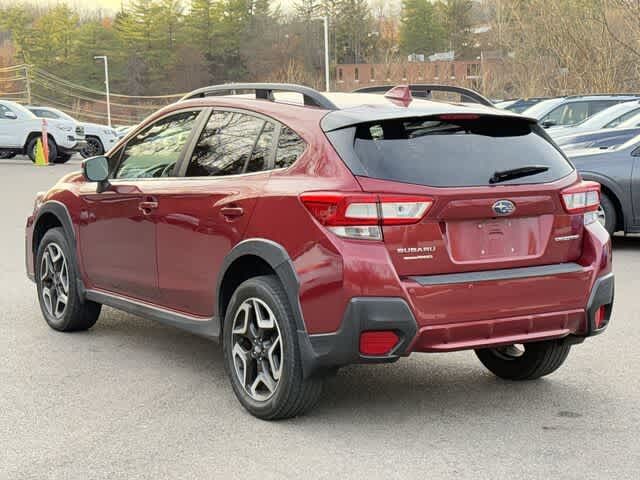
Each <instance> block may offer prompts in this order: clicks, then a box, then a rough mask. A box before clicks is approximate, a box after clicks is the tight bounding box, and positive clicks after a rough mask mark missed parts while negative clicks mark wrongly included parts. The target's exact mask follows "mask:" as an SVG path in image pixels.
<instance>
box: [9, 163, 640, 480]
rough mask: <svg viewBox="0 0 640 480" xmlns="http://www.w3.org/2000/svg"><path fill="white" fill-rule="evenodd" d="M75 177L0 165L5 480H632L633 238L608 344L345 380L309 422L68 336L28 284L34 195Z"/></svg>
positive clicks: (185, 343)
mask: <svg viewBox="0 0 640 480" xmlns="http://www.w3.org/2000/svg"><path fill="white" fill-rule="evenodd" d="M78 167H79V162H78V161H77V160H72V161H71V162H70V163H68V164H66V165H57V166H53V167H40V168H38V167H34V166H32V165H31V163H30V162H28V161H24V160H16V159H13V160H0V205H2V212H3V213H2V216H1V217H0V218H1V219H2V229H1V230H0V231H1V232H2V234H1V235H0V266H1V268H2V270H1V273H0V479H23V478H28V479H83V480H84V479H94V478H95V479H138V478H140V479H142V478H145V479H146V478H149V479H164V478H176V479H181V480H184V479H218V478H224V479H226V478H239V479H240V478H241V479H247V480H249V479H251V480H253V479H256V478H258V479H261V480H262V479H271V478H280V479H282V478H305V479H307V478H330V479H343V478H367V479H377V478H385V479H389V478H402V479H408V478H436V479H437V478H472V479H493V478H541V479H542V478H544V479H574V478H575V479H591V478H593V479H599V480H602V479H625V478H630V479H631V478H633V479H636V478H638V476H639V474H638V470H639V468H640V375H639V372H640V353H639V352H640V311H639V308H638V307H639V305H640V301H639V299H640V295H639V292H640V289H639V287H640V278H639V276H640V273H639V272H640V237H626V238H624V237H618V238H615V240H614V265H615V273H616V281H617V284H616V303H615V307H614V317H613V319H612V323H611V325H610V328H609V330H608V331H607V332H606V333H605V334H604V335H601V336H599V337H597V338H594V339H592V340H588V341H587V342H585V343H584V344H582V345H578V346H576V347H574V348H573V349H572V352H571V353H570V355H569V358H568V360H567V362H566V363H565V365H564V366H563V367H562V368H561V369H560V370H559V371H558V372H556V373H555V374H553V375H551V376H550V377H547V378H545V379H542V380H539V381H534V382H526V383H510V382H505V381H501V380H498V379H496V378H495V377H493V376H492V375H491V374H490V373H489V372H488V371H486V370H484V368H483V367H482V366H481V364H480V362H479V361H478V360H477V359H476V358H475V355H474V354H473V353H472V352H458V353H454V354H431V355H426V354H425V355H412V356H411V357H409V358H407V359H402V360H400V361H399V362H397V363H395V364H392V365H382V366H354V367H349V368H345V369H343V370H341V371H340V372H339V373H338V375H337V376H336V377H335V378H332V379H331V380H330V381H328V383H327V386H326V388H325V392H324V397H323V400H322V402H321V403H320V405H319V407H318V408H317V409H316V410H314V411H312V412H311V413H310V414H308V415H307V416H305V417H301V418H296V419H292V420H287V421H281V422H271V423H270V422H264V421H260V420H257V419H255V418H253V417H251V416H250V415H249V414H247V413H246V412H245V411H244V410H243V409H242V408H241V406H240V404H239V403H238V402H237V401H236V399H235V397H234V396H233V392H232V391H231V388H230V385H229V383H228V381H227V378H226V376H225V373H224V369H223V364H222V355H221V349H220V348H219V346H218V345H217V344H216V343H212V342H210V341H208V340H204V339H202V338H199V337H196V336H193V335H191V334H188V333H184V332H181V331H179V330H176V329H173V328H170V327H165V326H161V325H158V324H156V323H153V322H151V321H148V320H145V319H143V318H139V317H135V316H132V315H128V314H124V313H120V312H117V311H115V310H112V309H109V308H105V309H104V310H103V313H102V315H101V317H100V319H99V321H98V323H97V324H96V325H95V327H94V328H93V329H91V330H90V331H88V332H83V333H74V334H64V333H58V332H54V331H53V330H51V329H49V328H48V327H47V325H46V324H45V322H44V320H43V319H42V317H41V314H40V311H39V307H38V302H37V298H36V293H35V286H34V285H33V284H32V283H31V282H29V281H28V280H27V278H26V276H25V273H24V252H23V250H24V223H25V219H26V217H27V215H28V214H29V212H30V210H31V208H32V202H33V197H34V195H35V193H36V192H37V191H38V190H44V189H47V188H48V187H49V186H51V185H52V184H53V183H54V181H55V180H56V179H57V178H58V177H60V176H61V175H63V174H64V173H67V172H69V171H72V170H76V169H78Z"/></svg>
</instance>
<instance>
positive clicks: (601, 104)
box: [589, 100, 620, 115]
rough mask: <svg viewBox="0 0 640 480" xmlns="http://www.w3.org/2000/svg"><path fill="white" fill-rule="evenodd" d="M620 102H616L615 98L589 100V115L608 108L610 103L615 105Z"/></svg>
mask: <svg viewBox="0 0 640 480" xmlns="http://www.w3.org/2000/svg"><path fill="white" fill-rule="evenodd" d="M618 103H620V102H618V101H617V100H595V101H592V102H589V112H590V113H589V115H594V114H596V113H598V112H600V111H602V110H604V109H605V108H609V107H610V106H612V105H616V104H618Z"/></svg>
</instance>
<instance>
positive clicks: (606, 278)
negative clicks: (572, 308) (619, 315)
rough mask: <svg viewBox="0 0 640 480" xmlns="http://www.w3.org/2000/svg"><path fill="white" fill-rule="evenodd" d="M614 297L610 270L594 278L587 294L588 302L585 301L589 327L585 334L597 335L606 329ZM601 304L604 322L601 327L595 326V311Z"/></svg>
mask: <svg viewBox="0 0 640 480" xmlns="http://www.w3.org/2000/svg"><path fill="white" fill-rule="evenodd" d="M614 298H615V277H614V275H613V272H611V273H608V274H606V275H603V276H602V277H599V278H598V279H596V281H595V283H594V285H593V289H592V290H591V295H589V302H588V303H587V323H588V327H589V328H588V331H587V334H586V335H585V336H587V337H589V336H593V335H598V334H600V333H602V332H604V331H605V330H606V328H607V326H608V325H609V320H610V319H611V314H612V313H613V299H614ZM602 306H604V307H605V317H604V324H603V325H602V327H600V328H596V324H595V321H596V312H597V310H598V309H599V308H600V307H602Z"/></svg>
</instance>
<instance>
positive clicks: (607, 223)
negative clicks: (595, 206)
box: [600, 193, 618, 235]
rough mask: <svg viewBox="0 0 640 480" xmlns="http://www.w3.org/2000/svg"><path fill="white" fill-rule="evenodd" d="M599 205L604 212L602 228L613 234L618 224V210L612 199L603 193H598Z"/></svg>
mask: <svg viewBox="0 0 640 480" xmlns="http://www.w3.org/2000/svg"><path fill="white" fill-rule="evenodd" d="M600 207H601V208H602V212H603V213H604V225H603V226H604V228H605V229H606V230H607V232H609V235H613V234H614V233H615V231H616V225H617V224H618V212H617V211H616V206H615V205H614V204H613V201H612V200H611V199H610V198H609V197H608V196H607V194H605V193H601V194H600Z"/></svg>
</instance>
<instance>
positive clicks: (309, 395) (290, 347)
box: [222, 275, 323, 420]
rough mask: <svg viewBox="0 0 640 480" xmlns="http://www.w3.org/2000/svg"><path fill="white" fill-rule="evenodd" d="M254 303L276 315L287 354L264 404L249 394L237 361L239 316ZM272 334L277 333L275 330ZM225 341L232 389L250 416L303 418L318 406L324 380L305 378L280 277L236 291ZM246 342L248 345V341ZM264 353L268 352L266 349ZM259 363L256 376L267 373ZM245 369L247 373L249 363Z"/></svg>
mask: <svg viewBox="0 0 640 480" xmlns="http://www.w3.org/2000/svg"><path fill="white" fill-rule="evenodd" d="M254 299H258V300H260V301H262V302H263V303H264V305H266V306H267V307H268V308H269V309H270V310H271V312H268V313H273V315H275V318H276V319H277V324H276V325H277V328H278V331H277V334H278V335H279V336H280V339H281V345H282V352H283V353H282V358H281V363H280V372H281V373H280V375H279V380H277V383H276V387H275V388H274V389H273V393H271V397H270V398H268V399H265V400H263V401H259V400H257V399H255V398H254V397H253V396H251V395H250V393H249V392H248V391H247V390H248V389H249V390H250V388H249V383H251V381H250V380H249V381H246V380H247V379H248V375H247V374H246V373H245V375H244V378H245V382H243V381H242V379H241V378H240V376H241V375H240V373H238V367H237V365H236V357H235V356H234V354H233V350H234V347H235V346H236V344H237V343H238V340H237V338H238V337H239V336H238V335H235V334H234V333H233V330H234V328H233V327H234V321H235V320H236V313H238V310H239V309H240V307H241V306H243V305H246V304H247V302H248V303H250V302H252V301H253V300H254ZM263 313H264V312H263ZM247 315H249V313H247ZM272 331H274V332H275V330H272ZM234 335H235V336H234ZM262 335H263V333H260V336H261V337H260V338H262ZM265 336H266V334H265ZM234 338H235V339H234ZM222 340H223V351H224V364H225V368H226V370H227V374H228V375H229V378H230V380H231V386H232V388H233V391H234V393H235V395H236V397H237V398H238V400H239V401H240V403H241V404H242V405H243V406H244V408H245V409H247V411H249V413H251V414H252V415H254V416H256V417H258V418H261V419H264V420H276V419H283V418H290V417H295V416H298V415H301V414H303V413H305V412H307V411H309V410H310V409H312V408H313V407H314V406H315V405H316V404H317V402H318V400H319V398H320V395H321V393H322V385H323V379H322V378H320V377H313V378H307V379H304V378H303V375H302V359H301V355H300V349H299V347H298V337H297V332H296V325H295V319H294V317H293V313H292V311H291V306H290V304H289V300H288V298H287V295H286V293H285V291H284V288H283V287H282V284H281V283H280V281H279V280H278V279H277V277H275V276H271V275H268V276H260V277H254V278H251V279H249V280H247V281H245V282H244V283H242V284H241V285H240V286H239V287H238V288H237V289H236V291H235V292H234V294H233V296H232V297H231V300H230V302H229V305H228V307H227V312H226V315H225V320H224V326H223V339H222ZM242 340H243V341H247V339H246V338H244V339H242ZM248 351H249V353H251V352H255V350H252V346H251V343H249V347H248ZM263 352H266V349H264V350H263ZM260 361H262V362H264V363H263V364H262V367H258V366H257V363H258V362H260ZM255 362H256V364H255V365H256V370H254V372H261V371H264V369H265V364H266V361H265V360H264V359H263V360H255ZM244 365H245V369H246V368H247V367H246V363H245V364H244ZM267 366H268V365H267ZM261 368H262V370H261ZM245 372H246V370H245ZM272 378H275V376H273V377H272ZM244 384H246V385H247V386H245V385H244Z"/></svg>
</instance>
